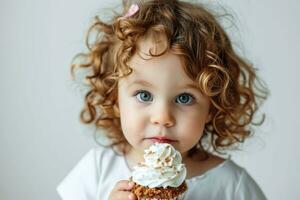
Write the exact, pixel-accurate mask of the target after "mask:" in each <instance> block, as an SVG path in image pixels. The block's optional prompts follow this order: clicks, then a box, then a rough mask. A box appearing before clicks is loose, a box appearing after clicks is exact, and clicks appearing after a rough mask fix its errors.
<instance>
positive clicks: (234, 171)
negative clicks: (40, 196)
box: [56, 146, 266, 200]
mask: <svg viewBox="0 0 300 200" xmlns="http://www.w3.org/2000/svg"><path fill="white" fill-rule="evenodd" d="M130 176H131V171H130V169H129V168H128V165H127V163H126V161H125V158H124V157H123V156H120V155H117V154H116V153H115V152H114V151H113V150H112V149H110V148H105V147H101V146H99V147H96V148H93V149H91V150H90V151H89V152H88V153H87V154H86V155H85V156H84V157H83V158H82V159H81V160H80V161H79V162H78V164H77V165H76V166H75V167H74V168H73V169H72V170H71V171H70V172H69V174H68V175H67V176H66V177H65V178H64V179H63V180H62V182H61V183H60V184H59V185H58V187H57V188H56V190H57V192H58V194H59V195H60V197H61V198H62V199H63V200H107V199H108V196H109V194H110V192H111V190H112V189H113V188H114V186H115V184H116V183H117V182H118V181H120V180H128V179H129V177H130ZM186 183H187V186H188V192H187V194H186V198H185V200H196V199H203V200H265V199H266V197H265V195H264V194H263V192H262V191H261V189H260V188H259V186H258V185H257V183H256V182H255V181H254V180H253V178H252V177H251V176H250V175H249V174H248V173H247V171H246V170H245V169H244V168H241V167H240V166H238V165H237V164H235V163H234V162H233V161H232V160H231V159H230V158H228V159H226V160H225V161H224V162H223V163H221V164H219V165H218V166H217V167H214V168H212V169H210V170H208V171H207V172H205V173H204V174H202V175H199V176H195V177H193V178H190V179H187V180H186Z"/></svg>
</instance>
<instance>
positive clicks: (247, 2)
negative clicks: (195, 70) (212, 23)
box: [0, 0, 300, 200]
mask: <svg viewBox="0 0 300 200" xmlns="http://www.w3.org/2000/svg"><path fill="white" fill-rule="evenodd" d="M112 2H114V5H115V3H116V2H120V1H116V0H114V1H108V0H107V1H102V0H97V1H96V0H90V1H71V0H64V1H59V0H52V1H50V0H26V1H21V0H9V1H8V0H6V1H4V0H1V2H0V25H1V26H0V27H1V31H0V48H1V49H0V58H1V59H0V91H1V98H0V109H1V111H0V199H1V200H18V199H22V200H24V199H25V200H40V199H44V200H58V199H59V197H58V195H57V194H56V191H55V188H56V186H57V184H58V183H59V182H60V181H61V180H62V179H63V178H64V177H65V176H66V174H67V173H68V172H69V171H70V170H71V168H72V167H73V166H74V165H75V164H76V163H77V162H78V161H79V159H80V158H81V157H82V156H83V155H84V154H85V153H86V152H87V151H88V150H89V149H90V148H91V147H93V146H95V143H94V141H93V138H92V131H93V128H92V127H88V126H85V125H82V124H80V122H79V112H80V110H81V108H82V106H83V97H82V91H81V90H80V88H79V86H78V85H77V84H76V83H74V82H72V81H71V79H70V73H69V72H70V71H69V69H70V68H69V66H70V62H71V59H72V58H73V56H74V55H75V54H76V53H78V52H81V51H85V50H86V47H85V46H84V37H85V31H86V30H87V27H88V25H89V23H90V22H91V19H92V17H93V16H94V15H96V14H97V13H100V14H101V16H106V15H107V14H106V13H105V12H103V9H102V8H104V7H112V5H113V3H112ZM214 2H215V1H214ZM221 2H222V4H223V5H224V6H226V7H229V8H230V11H232V12H233V15H234V16H235V17H236V19H235V20H236V21H235V24H236V25H237V29H238V30H237V29H235V28H232V29H231V30H228V31H229V32H231V33H232V35H233V36H234V38H232V40H233V41H234V43H235V45H236V47H238V48H239V49H240V51H241V53H243V54H244V55H245V56H246V57H247V58H248V59H249V60H251V61H252V62H253V64H254V66H256V67H257V68H259V74H260V76H261V77H262V78H263V79H264V80H265V81H266V83H267V85H268V86H269V88H270V90H271V96H270V98H269V99H268V101H267V102H266V103H265V104H264V106H263V107H262V112H265V113H266V114H267V120H266V122H265V124H264V125H263V126H261V127H260V128H259V129H257V135H256V136H255V137H254V138H253V139H251V140H249V142H247V143H246V145H245V148H244V151H243V152H239V153H235V154H233V159H234V160H235V161H236V162H237V163H238V164H240V165H241V166H244V167H246V169H247V170H248V171H249V173H250V174H251V175H252V176H253V177H254V179H255V180H256V181H257V182H258V184H259V185H260V186H261V188H262V189H263V191H264V192H265V194H266V195H267V197H268V199H273V200H282V199H295V200H296V199H300V190H299V180H300V175H299V174H300V173H299V169H300V161H299V158H300V156H299V150H298V146H299V141H300V134H299V131H298V129H296V126H297V121H298V116H299V115H297V114H298V113H299V111H300V109H299V102H300V98H299V97H300V95H299V89H298V86H299V85H300V84H299V83H300V81H299V79H300V78H299V73H300V70H299V64H298V60H299V52H300V45H299V44H300V41H299V35H300V28H299V19H300V14H299V8H300V3H299V1H297V0H287V1H279V0H261V1H254V0H244V1H234V0H223V1H221ZM104 11H105V9H104ZM106 11H107V10H106ZM108 13H109V12H108Z"/></svg>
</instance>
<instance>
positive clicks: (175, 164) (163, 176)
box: [132, 143, 186, 188]
mask: <svg viewBox="0 0 300 200" xmlns="http://www.w3.org/2000/svg"><path fill="white" fill-rule="evenodd" d="M144 159H145V162H141V163H139V164H138V165H137V166H135V167H134V170H133V172H132V180H133V181H134V182H136V183H138V184H140V185H143V186H148V187H150V188H154V187H163V188H166V187H168V186H169V187H178V186H180V185H181V184H182V182H183V181H184V180H185V177H186V168H185V165H184V164H182V163H181V162H182V158H181V155H180V153H179V152H178V151H176V149H175V148H174V147H173V146H172V145H170V144H167V143H154V144H153V145H151V146H150V147H149V149H146V150H145V151H144Z"/></svg>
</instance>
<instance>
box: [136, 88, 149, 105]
mask: <svg viewBox="0 0 300 200" xmlns="http://www.w3.org/2000/svg"><path fill="white" fill-rule="evenodd" d="M134 96H137V98H138V99H139V101H141V102H144V101H149V98H150V97H151V94H150V93H149V92H147V91H144V90H139V91H137V92H136V93H135V95H134Z"/></svg>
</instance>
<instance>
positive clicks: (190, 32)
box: [71, 0, 268, 155]
mask: <svg viewBox="0 0 300 200" xmlns="http://www.w3.org/2000/svg"><path fill="white" fill-rule="evenodd" d="M131 3H132V2H128V1H124V2H123V9H124V10H123V13H121V14H117V13H116V15H115V16H114V17H113V18H112V19H111V21H110V22H107V23H105V22H103V21H101V20H100V19H99V17H97V16H96V17H95V21H94V22H93V24H92V25H91V26H90V28H89V29H88V34H87V37H86V45H87V47H88V52H87V53H79V54H77V55H76V56H75V57H74V60H73V61H72V66H71V72H72V76H73V77H74V69H75V68H76V67H77V68H88V69H90V72H91V74H89V75H87V76H86V80H87V81H88V85H89V91H88V92H87V93H86V95H85V106H84V108H83V109H82V111H81V114H80V119H81V121H82V122H83V123H85V124H95V125H96V127H97V128H101V129H104V130H105V131H104V133H105V134H106V136H107V137H108V138H109V139H110V141H111V144H110V146H112V147H118V148H121V149H122V148H123V147H125V146H126V145H127V144H128V143H127V141H126V139H125V137H124V135H123V133H122V130H121V124H120V115H119V109H118V102H117V99H118V96H117V94H118V92H117V89H118V87H117V85H118V84H117V83H118V80H119V79H120V78H121V77H124V76H127V75H129V74H130V73H131V72H132V69H131V68H130V67H129V66H128V65H127V62H128V61H129V60H130V58H131V57H132V55H133V54H134V53H135V52H136V42H137V40H138V39H139V38H141V37H144V36H145V35H151V37H154V38H155V37H156V36H157V35H158V34H163V35H165V36H166V38H167V40H166V41H165V42H166V46H167V48H166V49H165V51H163V53H161V54H159V55H154V54H152V56H160V55H162V54H164V53H165V52H166V51H168V50H170V49H171V50H172V51H173V52H175V54H177V55H179V56H181V57H182V58H183V60H184V63H185V65H184V71H185V73H186V74H187V75H188V76H189V77H190V78H191V79H192V80H194V81H195V82H197V83H198V85H199V89H200V90H201V92H202V93H203V94H205V95H207V96H208V97H209V98H210V102H211V108H210V113H211V115H212V119H211V121H210V122H209V123H207V124H206V125H205V129H204V134H203V136H202V138H201V139H200V141H199V142H198V145H197V146H198V147H199V145H200V147H202V149H203V146H202V145H203V139H204V138H209V140H208V141H209V143H210V145H211V146H212V147H213V149H214V150H215V151H216V152H219V153H220V152H221V151H222V150H226V149H229V148H230V147H232V146H234V145H235V144H239V143H243V142H244V140H245V139H246V138H248V137H249V136H251V135H252V133H253V132H254V131H253V129H252V128H251V125H261V124H262V123H263V121H264V119H265V114H263V116H262V119H261V120H260V122H257V123H254V122H253V121H254V120H253V119H254V114H255V113H256V112H257V110H258V107H259V105H260V104H261V103H262V102H263V100H265V99H266V98H267V96H268V90H267V88H266V87H265V86H264V84H263V82H262V80H261V79H259V78H258V76H257V73H256V69H255V68H254V67H253V66H252V64H250V63H248V62H247V61H246V59H243V58H242V57H241V56H239V55H238V54H237V53H236V52H235V51H234V49H233V47H232V44H231V41H230V39H229V37H228V35H227V34H226V32H225V31H224V29H223V28H222V26H221V25H220V23H219V22H218V21H217V19H216V16H215V15H214V14H212V11H209V10H208V9H207V8H205V6H204V5H203V4H201V3H188V2H183V1H178V0H148V1H139V2H138V5H139V11H138V12H137V13H135V14H134V15H133V16H130V17H127V18H121V19H120V17H122V16H123V15H124V13H126V11H127V10H128V7H129V6H130V4H131ZM93 31H95V32H96V37H95V40H94V42H93V43H89V38H90V37H92V35H91V33H92V32H93ZM150 53H151V52H150ZM79 58H80V62H79V63H75V61H76V60H77V59H79ZM123 149H124V148H123ZM197 149H198V148H196V147H194V148H192V149H191V150H190V151H189V153H190V154H189V155H191V154H193V153H194V152H196V151H197ZM123 152H124V151H123Z"/></svg>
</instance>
